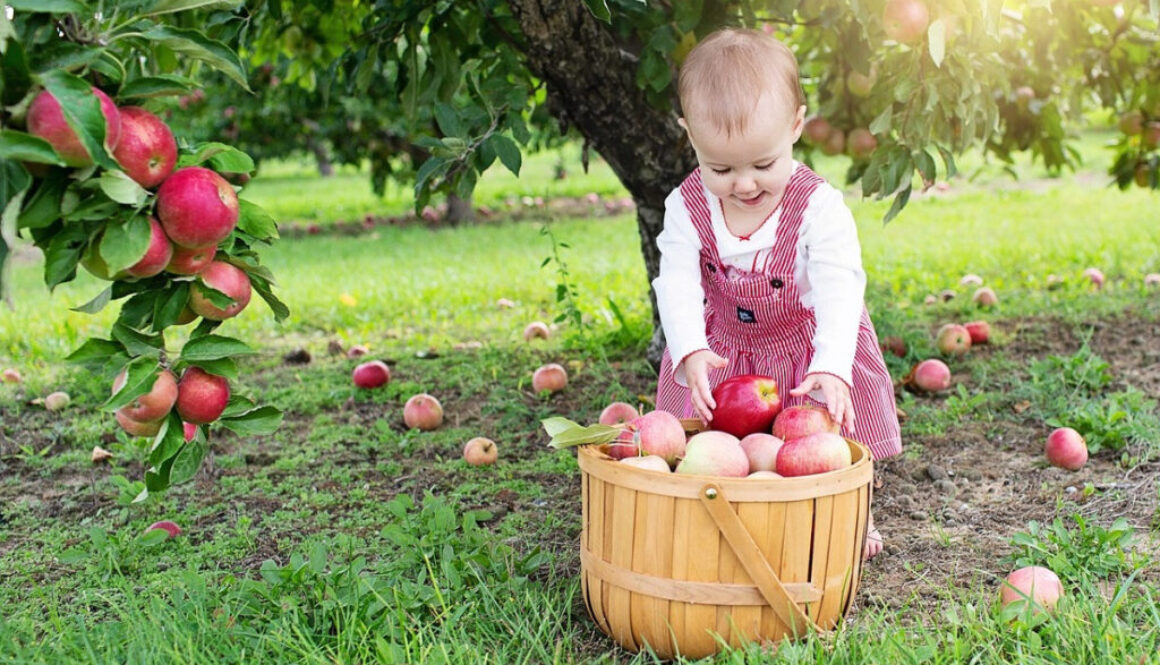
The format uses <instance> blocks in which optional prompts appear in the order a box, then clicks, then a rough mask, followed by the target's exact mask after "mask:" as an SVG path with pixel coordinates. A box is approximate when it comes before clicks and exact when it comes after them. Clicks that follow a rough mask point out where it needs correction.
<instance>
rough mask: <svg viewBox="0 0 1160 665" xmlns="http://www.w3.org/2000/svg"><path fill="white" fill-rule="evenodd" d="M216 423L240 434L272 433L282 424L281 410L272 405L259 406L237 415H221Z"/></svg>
mask: <svg viewBox="0 0 1160 665" xmlns="http://www.w3.org/2000/svg"><path fill="white" fill-rule="evenodd" d="M218 423H220V424H221V426H222V427H225V428H226V429H229V430H231V431H233V432H234V433H235V434H240V435H242V436H247V435H249V436H255V435H261V434H272V433H273V432H275V431H276V430H277V429H278V427H279V426H280V425H281V424H282V411H281V410H279V409H278V408H276V407H273V406H260V407H258V408H256V409H251V410H250V411H246V412H245V413H242V414H240V415H237V416H231V417H229V418H226V417H224V416H223V417H222V418H220V419H219V420H218Z"/></svg>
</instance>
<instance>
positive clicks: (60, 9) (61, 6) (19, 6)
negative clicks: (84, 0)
mask: <svg viewBox="0 0 1160 665" xmlns="http://www.w3.org/2000/svg"><path fill="white" fill-rule="evenodd" d="M4 4H6V5H8V6H9V7H11V8H13V9H15V10H16V11H22V12H41V13H45V14H80V13H82V12H84V11H85V6H84V5H83V4H81V3H80V2H77V0H6V2H5V3H4Z"/></svg>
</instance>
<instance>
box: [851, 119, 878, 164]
mask: <svg viewBox="0 0 1160 665" xmlns="http://www.w3.org/2000/svg"><path fill="white" fill-rule="evenodd" d="M877 147H878V139H876V138H874V135H873V134H871V133H870V130H869V129H866V128H865V127H856V128H854V129H852V130H850V135H849V136H847V137H846V148H848V149H849V150H850V156H851V157H854V158H856V159H865V158H867V157H869V156H870V155H871V154H873V152H874V149H875V148H877Z"/></svg>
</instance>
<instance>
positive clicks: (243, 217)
mask: <svg viewBox="0 0 1160 665" xmlns="http://www.w3.org/2000/svg"><path fill="white" fill-rule="evenodd" d="M238 208H239V211H238V212H239V214H238V228H239V229H241V230H242V231H244V232H246V233H248V234H250V235H252V236H254V237H255V238H257V239H258V240H274V239H276V238H277V237H278V224H277V223H276V222H275V221H274V218H273V217H272V216H271V215H270V213H268V212H266V211H265V210H263V209H262V207H261V206H259V205H258V204H256V203H251V202H249V201H247V200H245V199H238Z"/></svg>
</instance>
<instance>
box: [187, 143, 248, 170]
mask: <svg viewBox="0 0 1160 665" xmlns="http://www.w3.org/2000/svg"><path fill="white" fill-rule="evenodd" d="M194 150H195V151H194V152H193V153H192V154H189V153H187V154H184V155H182V156H181V157H180V158H178V160H177V165H178V166H198V165H199V164H204V163H206V162H209V165H210V166H211V167H213V169H214V170H215V171H218V172H220V173H251V172H253V170H254V160H253V158H252V157H250V156H249V155H247V154H246V153H244V152H242V151H241V150H238V149H237V148H235V147H233V146H232V145H226V144H225V143H218V142H216V141H211V142H209V143H201V144H198V145H196V146H194Z"/></svg>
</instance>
